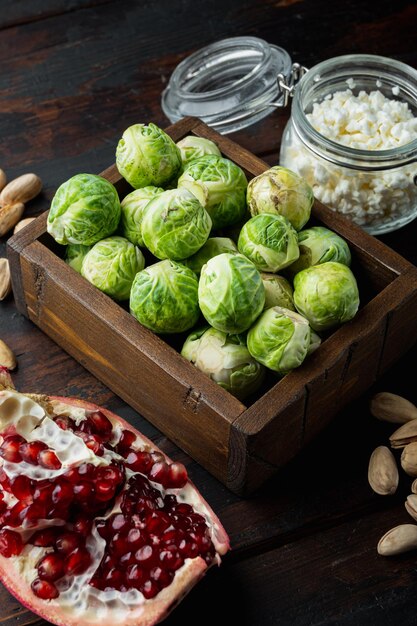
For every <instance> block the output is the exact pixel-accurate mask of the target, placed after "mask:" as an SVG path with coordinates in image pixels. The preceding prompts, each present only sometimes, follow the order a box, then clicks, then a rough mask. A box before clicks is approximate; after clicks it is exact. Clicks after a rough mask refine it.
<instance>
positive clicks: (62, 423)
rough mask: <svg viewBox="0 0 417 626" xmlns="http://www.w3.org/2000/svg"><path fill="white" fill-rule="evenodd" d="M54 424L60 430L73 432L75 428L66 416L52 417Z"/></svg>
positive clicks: (70, 419)
mask: <svg viewBox="0 0 417 626" xmlns="http://www.w3.org/2000/svg"><path fill="white" fill-rule="evenodd" d="M54 422H55V424H56V425H57V426H59V427H60V428H62V430H75V429H76V428H77V427H76V425H75V422H74V420H73V419H72V418H71V417H69V416H68V415H57V416H56V417H54Z"/></svg>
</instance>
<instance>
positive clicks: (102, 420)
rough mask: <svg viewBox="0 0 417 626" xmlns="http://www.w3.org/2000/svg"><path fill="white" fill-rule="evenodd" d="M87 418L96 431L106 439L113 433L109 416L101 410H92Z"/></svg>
mask: <svg viewBox="0 0 417 626" xmlns="http://www.w3.org/2000/svg"><path fill="white" fill-rule="evenodd" d="M88 420H89V421H90V422H92V424H93V426H94V430H95V432H96V433H98V434H99V435H101V436H102V437H105V438H106V439H110V437H111V435H112V433H113V424H112V423H111V421H110V420H109V418H108V417H106V416H105V415H104V413H102V412H101V411H94V413H90V415H89V416H88Z"/></svg>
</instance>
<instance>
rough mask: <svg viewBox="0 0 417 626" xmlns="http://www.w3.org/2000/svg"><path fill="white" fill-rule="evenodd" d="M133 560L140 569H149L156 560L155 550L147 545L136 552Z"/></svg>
mask: <svg viewBox="0 0 417 626" xmlns="http://www.w3.org/2000/svg"><path fill="white" fill-rule="evenodd" d="M135 560H136V562H137V563H138V565H140V566H141V567H151V566H152V565H153V564H154V563H155V561H156V560H157V555H156V553H155V549H154V548H152V546H149V545H145V546H142V547H141V548H139V550H136V552H135Z"/></svg>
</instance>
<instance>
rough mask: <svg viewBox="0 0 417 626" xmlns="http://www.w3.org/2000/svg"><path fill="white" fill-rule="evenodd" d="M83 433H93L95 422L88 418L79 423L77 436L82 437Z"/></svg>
mask: <svg viewBox="0 0 417 626" xmlns="http://www.w3.org/2000/svg"><path fill="white" fill-rule="evenodd" d="M81 433H85V434H87V435H92V434H93V424H92V422H90V420H88V419H87V418H86V419H85V420H83V421H82V422H80V423H79V424H78V430H76V431H75V434H76V435H77V437H80V436H81ZM81 438H82V437H81Z"/></svg>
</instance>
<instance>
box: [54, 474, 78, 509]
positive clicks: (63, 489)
mask: <svg viewBox="0 0 417 626" xmlns="http://www.w3.org/2000/svg"><path fill="white" fill-rule="evenodd" d="M73 497H74V492H73V488H72V485H71V483H70V482H69V480H66V479H65V478H63V477H59V478H57V479H56V480H55V486H54V489H53V491H52V502H53V503H54V504H64V503H66V504H68V503H70V502H71V501H72V499H73Z"/></svg>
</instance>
